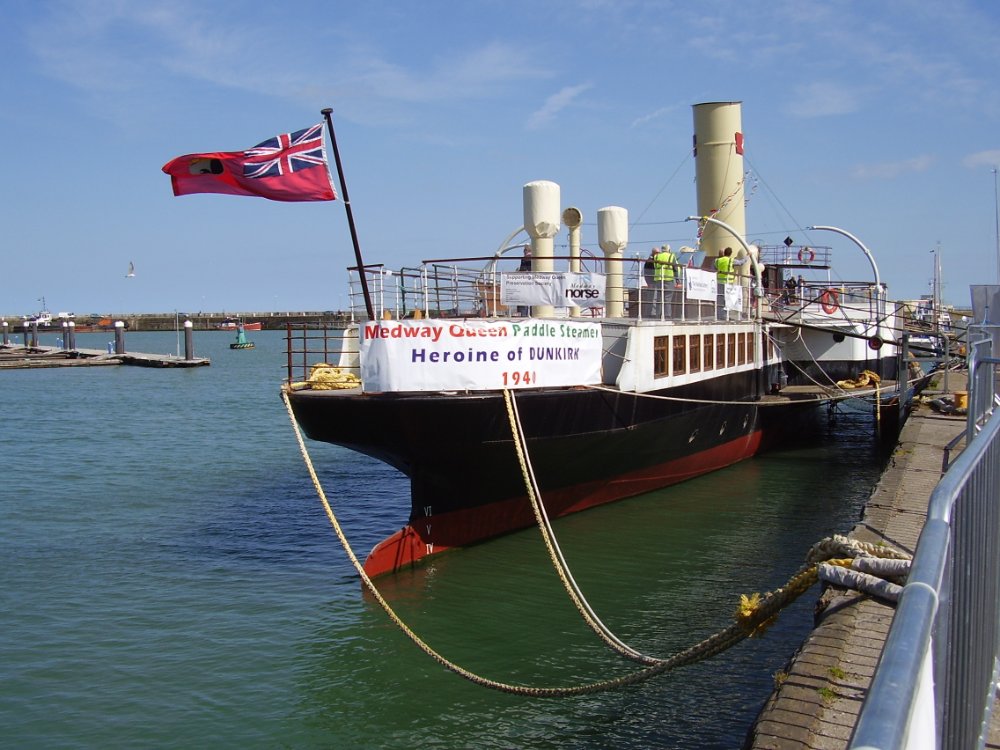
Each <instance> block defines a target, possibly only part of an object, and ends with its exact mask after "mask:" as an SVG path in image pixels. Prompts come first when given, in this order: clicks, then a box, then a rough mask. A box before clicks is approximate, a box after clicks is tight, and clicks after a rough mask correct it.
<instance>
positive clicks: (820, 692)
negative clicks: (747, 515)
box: [743, 373, 1000, 750]
mask: <svg viewBox="0 0 1000 750" xmlns="http://www.w3.org/2000/svg"><path fill="white" fill-rule="evenodd" d="M950 379H951V389H952V390H964V387H965V386H964V383H965V379H964V374H956V373H952V374H950ZM959 379H961V382H960V383H958V384H957V385H956V381H957V380H959ZM924 395H925V396H927V397H930V398H933V397H934V395H935V392H934V391H933V390H928V391H925V392H924ZM964 429H965V418H964V417H962V416H951V415H945V414H940V413H937V412H936V411H934V410H933V409H932V408H931V407H930V406H929V405H928V404H927V403H917V404H915V405H914V408H913V411H912V413H911V414H910V416H909V417H908V419H907V420H906V423H905V424H904V425H903V429H902V430H901V431H900V435H899V439H898V443H897V446H896V448H895V450H894V451H893V454H892V456H891V458H890V459H889V462H888V464H887V466H886V468H885V471H884V472H883V474H882V476H881V478H880V479H879V482H878V484H877V485H876V486H875V488H874V490H873V492H872V494H871V497H870V498H869V500H868V502H867V503H866V505H865V508H864V511H863V516H862V519H861V521H860V522H859V523H858V524H856V525H855V527H854V528H853V529H852V530H851V531H850V533H849V534H848V536H849V537H851V538H853V539H857V540H859V541H863V542H869V543H875V544H878V543H885V544H888V545H891V546H893V547H896V548H898V549H902V550H904V551H906V552H909V553H911V554H912V552H913V550H914V548H915V547H916V544H917V539H918V537H919V536H920V531H921V529H922V528H923V524H924V519H925V518H926V513H927V506H928V503H929V501H930V496H931V493H932V492H933V491H934V488H935V487H936V486H937V484H938V482H939V480H940V478H941V476H942V473H943V469H944V467H945V461H946V446H947V445H948V443H949V442H951V441H952V440H953V439H954V438H955V437H956V436H957V435H959V434H961V433H962V432H963V431H964ZM962 447H964V440H963V441H961V442H960V443H959V444H958V446H957V448H956V449H955V450H953V451H952V452H951V455H950V460H951V461H953V460H954V459H955V457H956V456H957V455H958V452H959V451H960V450H961V449H962ZM816 612H817V614H816V627H815V629H814V630H813V632H812V633H811V634H810V636H809V637H808V638H807V639H806V641H805V642H804V643H803V644H802V645H801V647H800V648H799V649H798V651H797V652H796V653H795V654H794V656H793V657H792V658H791V660H790V661H789V663H788V665H787V666H786V668H785V669H784V670H783V671H782V672H781V673H779V674H778V675H776V676H775V689H774V691H773V693H772V694H771V696H770V698H769V699H768V700H767V702H766V703H765V705H764V707H763V708H762V710H761V712H760V714H759V715H758V717H757V720H756V722H755V723H754V725H753V727H751V729H750V731H749V732H748V735H747V739H746V742H745V743H744V746H743V747H744V750H799V749H803V748H810V749H813V750H841V749H846V748H847V747H848V743H849V741H850V737H851V734H852V732H853V731H854V726H855V723H856V722H857V718H858V714H859V712H860V710H861V705H862V703H863V702H864V698H865V694H866V692H867V690H868V686H869V685H870V684H871V680H872V676H873V675H874V673H875V667H876V665H877V664H878V660H879V657H880V656H881V653H882V647H883V646H884V644H885V639H886V636H887V634H888V632H889V626H890V625H891V624H892V617H893V614H894V612H895V609H894V607H893V606H892V605H889V604H884V603H882V602H879V601H877V600H874V599H872V598H870V597H868V596H865V595H861V594H858V593H856V592H853V591H848V590H844V589H839V588H835V587H832V586H831V587H827V588H826V590H825V591H824V592H823V593H822V595H821V597H820V599H819V601H818V602H817V606H816ZM993 716H994V722H993V723H994V726H993V727H992V731H991V733H990V737H989V740H988V742H987V745H986V747H989V748H994V747H1000V733H998V731H997V727H996V724H997V717H998V716H1000V714H998V712H997V711H994V714H993Z"/></svg>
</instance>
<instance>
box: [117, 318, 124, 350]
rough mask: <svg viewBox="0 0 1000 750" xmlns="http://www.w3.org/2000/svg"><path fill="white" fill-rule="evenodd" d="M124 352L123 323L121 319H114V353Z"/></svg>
mask: <svg viewBox="0 0 1000 750" xmlns="http://www.w3.org/2000/svg"><path fill="white" fill-rule="evenodd" d="M124 353H125V323H124V322H123V321H121V320H116V321H115V354H124Z"/></svg>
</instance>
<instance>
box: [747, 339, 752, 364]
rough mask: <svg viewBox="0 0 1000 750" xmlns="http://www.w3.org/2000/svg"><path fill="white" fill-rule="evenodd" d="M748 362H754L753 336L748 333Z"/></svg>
mask: <svg viewBox="0 0 1000 750" xmlns="http://www.w3.org/2000/svg"><path fill="white" fill-rule="evenodd" d="M747 362H753V334H752V333H750V332H747Z"/></svg>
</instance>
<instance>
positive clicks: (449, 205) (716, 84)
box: [0, 0, 1000, 317]
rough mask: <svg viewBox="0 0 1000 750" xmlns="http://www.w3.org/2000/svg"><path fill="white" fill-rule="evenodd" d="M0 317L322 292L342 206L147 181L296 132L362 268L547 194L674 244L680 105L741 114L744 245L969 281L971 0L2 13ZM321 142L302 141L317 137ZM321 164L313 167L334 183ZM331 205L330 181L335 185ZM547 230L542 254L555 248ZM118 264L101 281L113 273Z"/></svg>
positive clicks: (980, 44)
mask: <svg viewBox="0 0 1000 750" xmlns="http://www.w3.org/2000/svg"><path fill="white" fill-rule="evenodd" d="M2 7H3V16H2V17H3V20H4V23H3V24H2V25H0V70H2V73H0V87H2V101H3V105H2V107H0V137H2V140H3V142H4V143H6V144H7V147H6V150H5V160H4V164H5V168H6V172H5V173H4V176H3V178H2V179H0V206H2V208H0V218H2V222H3V228H2V231H0V243H2V249H3V265H2V274H3V279H4V283H3V284H2V285H0V314H2V315H5V316H8V317H13V316H18V317H19V316H21V315H25V314H29V313H33V312H36V311H38V310H39V309H40V308H41V305H42V300H44V302H45V305H46V307H47V308H48V309H49V310H51V311H52V312H57V311H73V312H75V313H76V314H77V315H78V316H80V315H85V314H108V313H123V314H124V313H141V312H147V313H155V312H170V311H178V310H180V311H206V312H207V311H265V310H275V311H289V310H328V309H341V308H343V307H344V306H345V305H346V292H347V271H346V269H347V267H348V266H351V265H354V262H355V261H354V250H353V246H352V243H351V235H350V230H349V226H348V221H347V213H346V211H345V204H344V201H342V200H337V201H332V202H314V203H281V202H275V201H268V200H265V199H261V198H253V197H236V196H226V195H189V196H180V197H174V196H173V194H172V191H171V187H170V180H169V177H167V176H166V175H165V174H163V172H162V171H161V167H162V166H163V165H164V164H165V163H166V162H167V161H169V160H170V159H172V158H174V157H176V156H179V155H182V154H189V153H198V152H209V151H238V150H243V149H246V148H249V147H251V146H253V145H255V144H257V143H259V142H261V141H263V140H265V139H267V138H269V137H271V136H274V135H276V134H278V133H286V132H289V131H295V130H299V129H301V128H305V127H308V126H310V125H313V124H315V123H318V122H320V121H321V120H322V116H321V114H320V111H321V110H322V109H323V108H324V107H330V108H332V109H333V122H334V128H335V131H336V137H337V144H338V147H339V150H340V154H341V159H342V163H343V167H344V178H345V180H346V184H347V189H348V193H349V196H350V204H351V208H352V211H353V216H354V221H355V225H356V228H357V234H358V238H359V241H360V245H361V251H362V253H363V256H364V260H365V262H366V263H384V264H385V265H386V266H387V267H389V268H399V267H402V266H407V267H415V266H419V264H420V262H421V261H423V260H427V259H434V258H444V257H469V256H486V255H490V254H491V253H492V252H493V251H494V250H495V249H496V248H497V247H498V246H500V244H501V243H502V242H503V240H504V238H506V237H507V236H508V235H509V234H511V232H513V231H514V230H516V229H517V228H518V227H519V226H520V225H521V223H522V221H523V210H522V205H521V200H522V187H523V185H524V184H525V183H527V182H530V181H533V180H551V181H554V182H556V183H558V184H559V185H560V194H561V199H562V204H563V205H564V206H569V205H572V206H576V207H578V208H579V209H580V210H581V211H582V212H583V216H584V225H583V246H584V247H585V248H590V249H593V251H595V252H597V253H599V252H600V251H599V248H598V247H597V229H596V217H597V210H598V209H599V208H602V207H604V206H621V207H623V208H626V209H627V210H628V212H629V214H628V215H629V224H630V228H629V240H630V242H629V247H628V248H627V249H626V251H625V254H626V256H634V255H637V254H640V255H642V256H645V255H646V254H647V253H648V251H649V248H650V247H651V245H652V244H654V243H662V242H669V243H671V244H672V245H673V246H674V247H675V248H676V247H678V246H680V245H684V244H694V235H695V231H696V227H695V226H694V224H693V223H692V222H685V221H684V219H685V217H687V216H689V215H691V214H693V213H695V212H696V205H695V186H694V184H693V178H694V163H693V160H692V158H691V153H690V152H691V148H690V146H691V134H692V110H691V107H692V105H694V104H697V103H699V102H712V101H740V102H742V103H743V109H742V118H743V119H742V122H743V132H744V135H745V139H746V141H745V144H746V145H745V157H746V162H745V166H746V168H747V170H748V171H749V176H748V179H747V186H748V189H747V227H748V238H749V239H750V240H753V241H759V242H763V243H765V244H777V243H778V242H780V241H781V240H783V239H784V238H785V237H786V236H790V237H792V238H793V239H794V240H795V242H797V243H798V242H802V243H806V244H813V245H829V246H830V247H832V248H833V250H832V252H833V257H834V265H835V267H836V273H835V275H834V278H835V279H837V280H868V279H871V278H872V271H871V266H870V264H869V262H868V261H867V259H866V258H865V257H864V253H863V252H862V251H861V250H860V249H859V248H858V247H857V246H856V245H855V244H853V243H852V242H851V241H850V240H848V239H845V238H843V237H842V236H840V235H837V234H835V233H833V232H822V231H819V232H817V231H812V232H810V231H808V230H807V228H808V227H810V226H814V225H830V226H836V227H840V228H842V229H845V230H847V231H849V232H850V233H851V234H853V235H854V236H856V237H857V238H858V239H859V240H860V241H861V242H862V243H863V244H864V245H865V246H866V247H867V248H868V249H869V250H870V251H871V252H872V254H873V256H874V257H875V259H876V262H877V264H878V267H879V271H880V274H881V278H882V280H883V281H884V282H885V283H886V284H887V285H888V289H889V297H890V298H891V299H912V298H916V297H919V296H920V295H922V294H928V293H930V291H931V280H932V277H933V269H934V261H935V258H938V259H940V262H941V267H942V276H941V278H942V282H943V289H942V296H943V298H944V300H945V301H946V302H949V303H951V304H955V305H958V306H965V307H967V306H968V305H969V285H970V284H995V283H997V282H998V276H1000V269H998V250H1000V240H998V238H997V200H996V195H997V175H996V171H995V170H996V167H997V165H998V164H1000V44H997V39H1000V3H997V2H995V0H947V2H943V1H940V0H880V1H876V2H872V1H871V0H829V1H827V2H803V1H801V0H791V1H785V0H742V1H741V2H736V1H735V0H702V1H700V2H688V0H581V1H578V2H571V1H569V0H530V2H529V1H525V0H496V1H494V0H464V1H462V0H455V1H454V2H444V1H443V0H420V2H410V1H409V0H405V1H404V0H395V1H392V0H365V2H343V1H342V0H325V1H324V2H314V1H313V0H300V2H298V3H296V4H293V5H285V6H275V5H273V4H272V3H267V4H264V3H261V2H257V0H239V1H237V0H197V1H194V0H165V1H162V2H161V0H4V1H3V4H2ZM328 151H329V144H328ZM330 153H331V171H332V172H333V179H334V181H335V182H338V178H337V175H336V170H335V168H334V165H333V163H332V162H333V159H332V151H331V152H330ZM337 192H338V196H339V197H342V195H341V190H340V185H339V182H338V184H337ZM565 242H566V234H565V231H563V232H562V233H561V234H560V235H559V237H557V239H556V246H557V248H558V247H559V245H560V243H562V244H565ZM130 262H131V263H134V264H135V276H134V277H132V278H126V273H127V271H128V265H129V263H130Z"/></svg>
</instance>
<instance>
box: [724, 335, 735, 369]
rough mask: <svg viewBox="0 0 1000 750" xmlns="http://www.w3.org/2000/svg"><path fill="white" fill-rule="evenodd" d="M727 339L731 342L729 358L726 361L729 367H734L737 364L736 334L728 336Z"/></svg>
mask: <svg viewBox="0 0 1000 750" xmlns="http://www.w3.org/2000/svg"><path fill="white" fill-rule="evenodd" d="M726 338H727V339H728V340H729V347H728V348H729V356H728V357H727V359H726V361H727V362H728V363H729V366H730V367H732V366H733V365H735V364H736V334H735V333H730V334H727V335H726Z"/></svg>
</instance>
